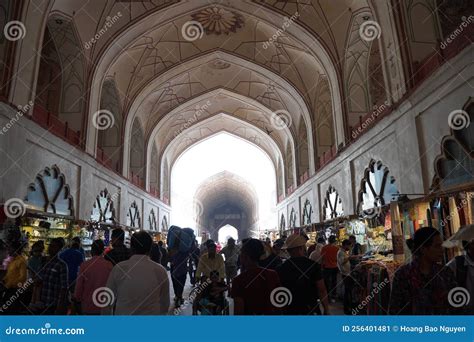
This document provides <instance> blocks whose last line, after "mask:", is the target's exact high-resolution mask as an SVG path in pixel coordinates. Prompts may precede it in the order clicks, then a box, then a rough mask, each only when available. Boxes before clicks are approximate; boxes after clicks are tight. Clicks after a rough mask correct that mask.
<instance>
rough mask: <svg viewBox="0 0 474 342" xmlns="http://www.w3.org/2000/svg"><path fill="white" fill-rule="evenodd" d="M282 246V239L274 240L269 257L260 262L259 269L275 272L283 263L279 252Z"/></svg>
mask: <svg viewBox="0 0 474 342" xmlns="http://www.w3.org/2000/svg"><path fill="white" fill-rule="evenodd" d="M283 244H284V241H283V239H277V240H275V242H274V243H273V247H272V249H271V253H270V255H269V256H267V257H266V258H265V259H263V260H260V267H263V268H266V269H269V270H276V269H277V268H278V267H279V266H280V265H281V264H282V263H283V259H282V258H281V257H280V251H281V248H282V247H283Z"/></svg>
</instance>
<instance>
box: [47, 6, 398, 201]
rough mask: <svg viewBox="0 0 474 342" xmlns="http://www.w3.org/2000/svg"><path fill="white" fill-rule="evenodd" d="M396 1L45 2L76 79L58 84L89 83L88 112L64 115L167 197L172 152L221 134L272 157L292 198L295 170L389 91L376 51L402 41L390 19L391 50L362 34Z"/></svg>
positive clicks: (97, 147) (303, 171)
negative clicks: (100, 116) (104, 122)
mask: <svg viewBox="0 0 474 342" xmlns="http://www.w3.org/2000/svg"><path fill="white" fill-rule="evenodd" d="M388 5H389V2H388V0H381V1H380V2H374V1H371V0H341V1H337V3H336V2H334V1H332V0H304V1H301V0H290V1H277V0H240V1H230V0H227V1H220V0H215V1H213V0H183V1H163V0H162V1H158V0H152V1H115V0H103V1H92V0H90V1H82V2H79V1H49V2H48V4H47V5H45V6H47V7H48V8H47V11H48V12H49V16H48V18H47V20H46V22H47V25H48V27H49V31H50V32H49V33H48V34H49V35H51V36H52V38H53V40H54V44H55V46H56V49H57V50H58V56H59V57H57V58H56V59H59V60H61V61H62V62H61V65H62V68H63V69H64V68H66V65H68V63H69V65H72V66H73V67H70V68H69V69H70V70H71V74H73V75H74V78H70V79H72V81H70V82H69V83H70V84H69V83H67V82H65V81H64V80H63V81H62V82H63V87H65V86H67V87H72V86H74V87H76V88H78V87H84V85H87V86H86V87H85V88H86V89H88V90H89V93H88V94H86V96H84V97H82V99H83V100H84V104H82V103H81V104H80V105H79V107H81V106H84V107H86V110H84V111H85V112H86V113H87V117H86V118H83V119H82V121H81V120H75V121H74V120H73V119H72V116H71V115H70V114H68V113H67V112H66V111H64V113H63V114H61V115H63V118H64V120H65V121H68V123H69V122H71V127H73V128H74V129H76V127H77V129H79V128H80V126H81V122H84V123H85V124H83V126H84V125H85V127H83V128H84V131H85V132H86V137H85V138H86V150H87V151H88V152H89V153H91V154H94V155H97V154H98V153H99V152H100V153H102V154H104V155H107V156H108V158H109V159H110V161H111V163H112V164H113V165H114V166H115V167H116V168H118V167H120V168H121V169H120V172H122V174H123V175H124V176H126V177H129V176H131V175H133V176H134V177H135V176H137V177H139V178H141V179H142V181H143V183H144V184H145V186H146V188H147V189H150V188H151V187H153V188H156V189H159V191H160V194H161V196H162V197H168V198H169V195H170V175H171V168H172V167H173V165H174V162H175V161H176V159H177V158H179V156H180V155H181V154H182V153H183V152H184V151H185V150H186V149H188V148H190V147H191V146H193V145H194V144H196V143H197V142H199V141H201V140H202V139H205V138H206V137H209V136H212V135H214V134H216V133H218V132H220V131H226V132H229V133H231V134H234V135H236V136H238V137H240V138H243V139H246V140H248V141H250V142H251V143H253V144H255V145H257V146H258V147H260V148H261V149H262V150H263V151H265V152H266V153H267V154H268V156H269V158H270V159H271V160H272V162H273V164H274V168H275V175H276V179H277V189H278V191H277V195H278V196H282V195H285V193H286V192H287V189H288V188H289V187H295V186H297V185H298V184H299V183H300V177H302V176H303V175H306V176H307V175H312V174H314V172H315V171H316V169H317V168H318V165H319V160H320V158H322V156H323V155H324V153H325V152H327V151H329V150H330V149H331V148H334V147H335V146H339V145H341V144H345V142H346V140H345V135H346V132H347V129H348V127H347V126H348V125H349V126H350V125H353V124H355V123H356V122H358V120H359V117H360V115H362V114H365V113H366V112H367V111H368V110H370V108H371V106H372V105H373V104H375V103H377V102H379V101H381V100H384V99H386V95H387V94H388V92H389V89H388V88H387V87H386V86H387V78H386V77H385V78H384V73H385V72H386V71H385V70H384V68H385V66H384V63H383V62H382V55H383V52H381V51H380V49H383V48H384V46H385V45H386V46H390V44H392V45H393V44H395V43H396V42H395V38H394V35H393V25H394V24H393V22H387V24H386V25H385V26H384V37H385V39H386V41H384V42H383V44H385V45H382V43H380V42H379V41H378V40H373V39H371V38H370V37H369V38H370V39H365V38H364V37H363V35H362V33H361V30H360V28H361V27H362V26H363V25H364V24H365V23H367V22H373V20H376V19H377V20H380V21H381V23H382V24H384V22H382V20H390V19H389V18H388V19H387V18H385V17H384V18H382V17H380V18H377V15H379V14H380V13H385V12H383V8H384V6H385V7H386V6H388ZM376 24H377V23H376ZM61 27H67V28H68V30H67V32H68V35H67V37H66V36H65V37H61V36H60V35H59V34H58V33H57V32H61V30H62V29H61ZM58 28H59V29H58ZM379 29H380V27H379ZM44 37H45V38H47V36H46V34H45V35H44ZM48 37H49V36H48ZM66 38H67V39H66ZM373 42H376V44H373ZM74 44H75V46H76V50H77V49H79V50H80V51H81V52H82V53H78V52H77V51H76V50H74V48H71V46H74ZM66 51H68V54H65V52H66ZM74 51H76V52H74ZM74 55H76V56H74ZM63 56H65V57H63ZM52 57H54V55H53V56H52ZM49 60H50V61H52V60H53V59H51V58H50V59H49ZM40 69H41V68H40ZM48 70H49V69H48ZM397 77H398V75H397V74H396V73H393V74H392V75H391V78H390V82H392V83H396V82H399V83H400V82H401V81H400V79H398V78H397ZM76 83H77V84H76ZM402 83H403V82H402ZM401 87H402V86H401V85H397V84H396V85H395V88H397V89H400V88H401ZM68 89H69V88H68ZM65 92H66V91H65ZM72 94H74V93H72ZM347 95H349V96H348V97H347ZM62 98H63V97H61V99H62ZM64 98H67V97H64ZM69 98H71V95H69ZM72 98H74V96H72ZM61 101H62V100H61ZM62 107H64V105H63V106H62ZM101 112H106V113H107V114H108V115H109V116H110V119H111V120H110V121H111V124H110V127H107V129H98V128H97V124H96V122H94V119H95V118H96V117H97V115H95V114H97V113H101ZM75 117H76V118H77V115H76V116H75Z"/></svg>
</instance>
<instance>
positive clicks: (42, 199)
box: [20, 166, 74, 250]
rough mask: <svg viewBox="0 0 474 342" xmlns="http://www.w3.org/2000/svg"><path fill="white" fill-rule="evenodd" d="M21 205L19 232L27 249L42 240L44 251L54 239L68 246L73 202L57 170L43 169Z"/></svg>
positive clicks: (72, 219)
mask: <svg viewBox="0 0 474 342" xmlns="http://www.w3.org/2000/svg"><path fill="white" fill-rule="evenodd" d="M24 204H25V214H24V215H23V217H22V218H21V224H20V229H21V231H22V232H23V234H24V235H25V237H26V238H27V239H28V244H29V246H30V247H31V245H32V244H33V243H35V242H36V241H39V240H43V241H44V242H45V246H46V248H47V246H48V245H49V242H50V241H51V239H54V238H58V237H60V238H64V239H65V240H66V243H69V240H70V239H71V238H72V237H73V226H74V209H73V199H72V196H71V194H70V191H69V186H68V185H66V181H65V177H64V175H63V174H62V173H61V172H60V171H59V168H58V167H57V166H53V167H51V168H49V167H46V168H45V169H44V170H43V171H41V172H40V173H39V174H38V175H37V176H36V179H35V181H34V182H33V183H31V184H30V185H29V186H28V191H27V196H26V199H25V201H24ZM46 250H47V249H46Z"/></svg>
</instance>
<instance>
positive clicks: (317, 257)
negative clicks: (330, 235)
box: [309, 237, 326, 264]
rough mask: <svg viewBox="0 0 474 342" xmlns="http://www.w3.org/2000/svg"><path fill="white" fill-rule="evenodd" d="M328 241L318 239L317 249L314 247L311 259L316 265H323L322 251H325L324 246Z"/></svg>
mask: <svg viewBox="0 0 474 342" xmlns="http://www.w3.org/2000/svg"><path fill="white" fill-rule="evenodd" d="M325 243H326V240H324V238H323V237H320V238H318V243H317V244H316V247H314V251H313V252H311V254H310V256H309V258H310V259H311V260H313V261H314V262H315V263H318V264H321V251H322V250H323V247H324V244H325Z"/></svg>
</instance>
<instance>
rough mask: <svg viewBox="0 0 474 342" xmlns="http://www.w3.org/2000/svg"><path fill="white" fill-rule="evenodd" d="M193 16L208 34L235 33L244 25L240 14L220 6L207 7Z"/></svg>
mask: <svg viewBox="0 0 474 342" xmlns="http://www.w3.org/2000/svg"><path fill="white" fill-rule="evenodd" d="M191 17H192V18H193V19H194V20H196V21H197V22H199V23H201V25H202V26H203V28H204V30H205V31H206V34H210V33H214V34H217V35H220V34H222V33H225V34H229V33H230V32H234V33H235V32H236V31H237V29H238V28H241V27H243V25H244V19H243V17H242V16H241V15H240V14H238V13H235V12H232V11H228V10H225V9H223V8H220V7H209V8H205V9H203V10H201V11H199V12H196V13H194V14H191Z"/></svg>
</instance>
